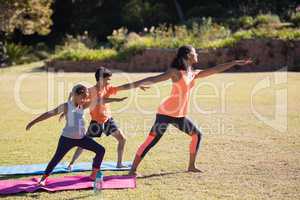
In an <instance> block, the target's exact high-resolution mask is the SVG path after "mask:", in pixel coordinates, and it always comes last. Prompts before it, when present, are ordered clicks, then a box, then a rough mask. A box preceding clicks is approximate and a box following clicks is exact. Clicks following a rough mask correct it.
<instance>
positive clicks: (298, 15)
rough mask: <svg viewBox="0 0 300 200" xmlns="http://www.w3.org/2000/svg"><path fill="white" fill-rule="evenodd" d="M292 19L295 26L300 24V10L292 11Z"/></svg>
mask: <svg viewBox="0 0 300 200" xmlns="http://www.w3.org/2000/svg"><path fill="white" fill-rule="evenodd" d="M290 19H291V22H292V23H293V24H294V25H295V26H298V27H299V26H300V12H295V13H292V15H291V17H290Z"/></svg>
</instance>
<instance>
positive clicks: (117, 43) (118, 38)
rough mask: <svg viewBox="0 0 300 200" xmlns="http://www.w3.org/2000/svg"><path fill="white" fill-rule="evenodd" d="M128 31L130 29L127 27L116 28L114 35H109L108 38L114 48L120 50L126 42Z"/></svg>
mask: <svg viewBox="0 0 300 200" xmlns="http://www.w3.org/2000/svg"><path fill="white" fill-rule="evenodd" d="M127 33H128V30H127V29H126V28H120V29H118V30H114V31H113V33H112V35H110V36H108V37H107V40H108V41H109V42H110V44H111V45H112V47H113V48H114V49H116V50H119V49H121V48H122V47H123V45H124V44H125V43H126V37H127Z"/></svg>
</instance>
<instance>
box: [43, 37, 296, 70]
mask: <svg viewBox="0 0 300 200" xmlns="http://www.w3.org/2000/svg"><path fill="white" fill-rule="evenodd" d="M197 51H198V54H199V63H198V64H197V65H196V66H195V67H196V68H200V69H204V68H208V67H212V66H214V65H216V64H220V63H224V62H228V61H231V60H234V59H242V58H248V57H251V58H253V59H254V60H255V64H254V65H253V66H245V67H238V66H236V67H234V68H232V69H230V71H234V72H257V71H275V70H277V69H280V68H282V67H285V66H288V69H289V70H293V71H300V40H299V41H283V40H275V39H272V40H271V39H269V40H267V39H259V40H258V39H256V40H252V39H251V40H243V41H240V42H238V43H237V44H236V45H235V46H234V47H230V48H220V49H215V50H213V49H211V50H200V49H198V50H197ZM175 54H176V49H146V50H144V51H143V52H142V53H140V54H137V55H134V56H133V57H131V58H130V59H128V61H126V62H117V61H114V60H107V61H97V62H91V61H80V62H76V61H55V60H54V61H49V62H47V63H46V68H52V69H54V70H56V71H58V70H64V71H65V72H94V71H95V69H96V68H97V67H99V66H105V67H107V68H109V69H112V70H121V71H126V72H161V71H165V70H166V69H167V68H168V66H169V65H170V63H171V61H172V59H173V58H174V56H175Z"/></svg>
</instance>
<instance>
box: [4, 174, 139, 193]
mask: <svg viewBox="0 0 300 200" xmlns="http://www.w3.org/2000/svg"><path fill="white" fill-rule="evenodd" d="M39 179H40V177H39V178H32V179H27V180H3V181H0V194H6V195H7V194H15V193H19V192H34V191H36V190H38V189H44V190H46V191H50V192H54V191H61V190H78V189H87V188H92V187H93V181H92V180H90V179H89V177H88V176H83V175H81V176H65V177H58V178H51V177H50V178H48V179H47V184H46V186H39V185H37V183H38V180H39ZM102 186H103V187H102V189H125V188H135V187H136V179H135V177H134V176H106V177H104V182H103V185H102Z"/></svg>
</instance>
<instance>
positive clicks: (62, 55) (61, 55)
mask: <svg viewBox="0 0 300 200" xmlns="http://www.w3.org/2000/svg"><path fill="white" fill-rule="evenodd" d="M116 56H117V52H116V51H115V50H113V49H98V50H96V49H88V48H78V49H64V50H61V51H59V52H58V53H57V54H55V55H54V56H53V59H56V60H72V61H80V60H86V61H96V60H108V59H115V58H116Z"/></svg>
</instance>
